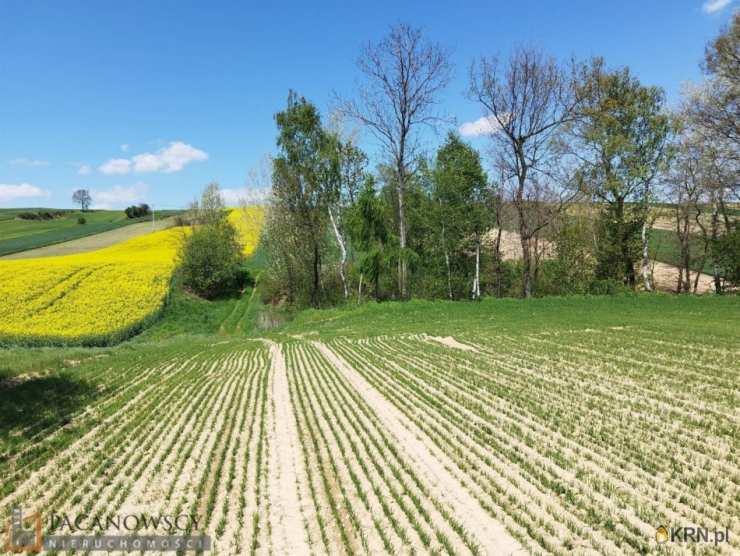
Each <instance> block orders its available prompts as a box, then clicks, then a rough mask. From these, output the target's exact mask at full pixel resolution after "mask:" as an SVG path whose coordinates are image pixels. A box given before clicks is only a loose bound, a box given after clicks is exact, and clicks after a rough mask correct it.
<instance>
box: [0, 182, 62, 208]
mask: <svg viewBox="0 0 740 556" xmlns="http://www.w3.org/2000/svg"><path fill="white" fill-rule="evenodd" d="M49 195H50V193H49V192H48V191H47V190H45V189H41V188H40V187H36V186H35V185H31V184H30V183H19V184H5V183H0V202H3V203H7V202H10V201H15V200H16V199H31V198H37V197H48V196H49Z"/></svg>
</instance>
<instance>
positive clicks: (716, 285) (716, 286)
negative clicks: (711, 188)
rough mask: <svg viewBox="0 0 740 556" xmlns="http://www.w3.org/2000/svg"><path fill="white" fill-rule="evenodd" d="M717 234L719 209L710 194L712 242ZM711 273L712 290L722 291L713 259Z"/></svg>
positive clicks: (717, 267)
mask: <svg viewBox="0 0 740 556" xmlns="http://www.w3.org/2000/svg"><path fill="white" fill-rule="evenodd" d="M718 235H719V209H718V208H717V197H716V194H713V195H712V242H715V241H717V237H718ZM712 274H713V275H714V292H715V293H718V294H719V293H722V279H721V278H720V276H719V266H717V261H713V264H712Z"/></svg>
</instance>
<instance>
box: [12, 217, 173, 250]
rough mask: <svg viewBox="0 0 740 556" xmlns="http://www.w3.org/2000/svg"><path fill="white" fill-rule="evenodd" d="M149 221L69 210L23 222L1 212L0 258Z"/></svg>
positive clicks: (146, 219)
mask: <svg viewBox="0 0 740 556" xmlns="http://www.w3.org/2000/svg"><path fill="white" fill-rule="evenodd" d="M180 212H181V211H161V212H157V213H156V215H157V218H160V217H161V218H166V217H168V216H173V215H175V214H179V213H180ZM11 215H12V216H11ZM78 217H83V218H85V220H86V221H87V222H86V223H85V224H78V223H77V219H78ZM149 220H151V217H145V218H133V219H130V218H127V217H126V215H125V214H123V213H122V212H113V211H92V212H86V213H82V212H78V211H71V212H69V213H67V214H65V216H64V217H62V218H58V219H54V220H49V221H24V220H18V219H16V217H15V214H14V213H10V212H5V213H0V256H3V255H9V254H11V253H18V252H21V251H26V250H29V249H37V248H39V247H45V246H47V245H54V244H57V243H63V242H66V241H71V240H74V239H79V238H82V237H86V236H91V235H95V234H99V233H102V232H107V231H110V230H115V229H118V228H122V227H124V226H129V225H131V224H136V223H139V222H146V221H149Z"/></svg>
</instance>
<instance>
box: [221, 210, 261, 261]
mask: <svg viewBox="0 0 740 556" xmlns="http://www.w3.org/2000/svg"><path fill="white" fill-rule="evenodd" d="M264 221H265V207H262V206H251V207H246V208H234V209H231V210H230V211H229V222H231V223H232V224H233V225H234V226H236V229H237V230H239V238H240V239H241V242H242V244H243V245H244V254H245V255H247V256H248V255H251V254H252V253H254V250H255V249H257V244H258V243H259V240H260V233H261V231H262V224H263V223H264Z"/></svg>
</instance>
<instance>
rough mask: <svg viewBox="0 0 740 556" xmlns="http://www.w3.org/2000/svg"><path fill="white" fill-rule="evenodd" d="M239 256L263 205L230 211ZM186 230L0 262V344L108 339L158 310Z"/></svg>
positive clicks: (252, 243) (253, 243)
mask: <svg viewBox="0 0 740 556" xmlns="http://www.w3.org/2000/svg"><path fill="white" fill-rule="evenodd" d="M228 218H229V221H230V222H232V223H233V224H234V225H235V226H236V227H237V229H238V230H239V237H240V240H241V241H242V243H243V244H244V253H245V254H246V255H251V254H252V253H253V252H254V250H255V249H256V248H257V244H258V243H259V236H260V231H261V228H262V223H263V220H264V208H263V207H247V208H246V209H241V208H238V209H232V210H230V212H229V215H228ZM186 233H187V228H170V229H168V230H164V231H160V232H154V233H151V234H147V235H144V236H140V237H137V238H134V239H131V240H128V241H124V242H122V243H119V244H116V245H113V246H111V247H107V248H105V249H99V250H96V251H91V252H88V253H81V254H78V255H68V256H59V257H44V258H38V259H19V260H5V261H0V343H23V344H56V343H68V344H107V343H114V342H117V341H120V340H123V339H125V338H127V337H128V336H130V335H131V334H133V333H134V332H136V331H137V330H139V329H140V328H141V327H143V326H144V325H146V324H147V323H148V322H150V321H151V320H152V319H153V318H154V317H156V315H157V314H158V313H159V311H160V310H161V308H162V306H163V304H164V301H165V299H166V296H167V293H168V291H169V287H170V279H171V276H172V271H173V269H174V267H175V264H176V258H177V250H178V247H179V245H180V243H181V242H182V240H183V238H184V235H185V234H186Z"/></svg>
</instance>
